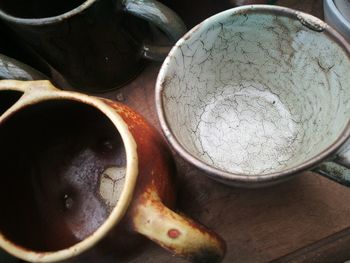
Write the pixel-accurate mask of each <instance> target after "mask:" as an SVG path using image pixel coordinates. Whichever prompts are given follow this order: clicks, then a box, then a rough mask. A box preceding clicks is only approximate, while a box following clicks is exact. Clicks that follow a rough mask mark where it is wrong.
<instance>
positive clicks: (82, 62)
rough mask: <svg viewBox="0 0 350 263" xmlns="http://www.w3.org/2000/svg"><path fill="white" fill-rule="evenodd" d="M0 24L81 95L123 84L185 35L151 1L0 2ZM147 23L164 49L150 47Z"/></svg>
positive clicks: (180, 26)
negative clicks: (162, 37)
mask: <svg viewBox="0 0 350 263" xmlns="http://www.w3.org/2000/svg"><path fill="white" fill-rule="evenodd" d="M0 19H2V20H3V21H4V22H5V23H6V24H7V25H8V26H9V27H10V28H11V29H12V30H13V31H14V32H15V33H16V35H17V36H18V39H19V41H23V43H25V44H26V46H27V48H28V50H30V52H31V53H32V54H35V55H36V56H38V57H39V59H40V60H43V61H45V63H46V65H47V67H48V68H49V69H50V70H51V71H55V72H58V73H59V74H60V75H62V77H63V79H64V80H65V81H66V82H67V83H69V84H70V85H71V86H73V87H75V88H78V89H81V90H87V91H104V90H108V89H111V88H115V87H118V86H121V85H123V84H125V83H126V82H128V81H129V80H130V79H132V78H133V77H135V76H136V75H137V74H138V73H139V72H140V71H141V70H142V69H143V67H144V65H145V61H146V60H145V58H147V59H152V60H162V59H163V58H164V57H165V56H166V55H167V53H168V51H169V50H170V46H172V44H173V43H174V42H175V41H176V40H177V39H178V38H180V37H181V36H182V35H183V34H184V33H185V30H186V29H185V26H184V24H183V22H182V21H181V19H180V18H179V17H178V16H177V15H176V14H175V13H174V12H173V11H172V10H170V9H169V8H168V7H166V6H165V5H163V4H161V3H159V2H157V1H156V0H51V1H46V0H0ZM149 24H153V25H154V26H156V27H157V28H159V29H160V30H161V31H162V32H163V33H164V34H165V36H166V37H167V38H168V39H169V41H166V44H165V45H163V46H159V43H158V45H155V44H153V42H154V39H153V37H152V36H153V35H154V34H153V31H154V30H153V31H152V27H150V26H149Z"/></svg>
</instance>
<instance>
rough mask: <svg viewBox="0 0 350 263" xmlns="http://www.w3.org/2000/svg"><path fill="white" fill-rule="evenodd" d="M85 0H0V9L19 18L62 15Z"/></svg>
mask: <svg viewBox="0 0 350 263" xmlns="http://www.w3.org/2000/svg"><path fill="white" fill-rule="evenodd" d="M84 2H85V0H0V9H1V10H2V11H4V12H5V13H7V14H9V15H11V16H15V17H20V18H45V17H53V16H58V15H62V14H64V13H67V12H69V11H70V10H72V9H74V8H76V7H78V6H80V5H81V4H82V3H84Z"/></svg>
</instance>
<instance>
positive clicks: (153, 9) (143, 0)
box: [123, 0, 186, 61]
mask: <svg viewBox="0 0 350 263" xmlns="http://www.w3.org/2000/svg"><path fill="white" fill-rule="evenodd" d="M123 9H124V11H125V12H127V13H130V14H132V15H134V16H136V17H139V18H141V19H144V20H146V21H148V22H150V23H152V24H154V25H155V26H157V27H158V28H159V29H161V30H162V31H163V32H164V33H165V34H166V36H167V37H168V38H169V39H170V40H171V41H172V42H173V43H175V42H176V41H177V40H178V39H179V38H181V37H182V36H183V35H184V34H185V33H186V26H185V24H184V23H183V22H182V20H181V18H180V17H179V16H178V15H177V14H176V13H175V12H174V11H172V10H171V9H170V8H168V7H167V6H165V5H163V4H162V3H160V2H158V1H156V0H124V2H123ZM171 48H172V46H153V45H148V44H143V47H142V56H143V57H144V58H147V59H151V60H154V61H163V60H164V58H165V57H166V56H167V55H168V53H169V51H170V49H171Z"/></svg>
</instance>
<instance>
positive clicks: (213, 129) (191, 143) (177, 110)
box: [158, 6, 350, 175]
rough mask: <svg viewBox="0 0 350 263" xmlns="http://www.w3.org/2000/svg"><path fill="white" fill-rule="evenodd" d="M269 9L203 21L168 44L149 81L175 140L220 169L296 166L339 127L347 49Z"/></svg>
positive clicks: (348, 92)
mask: <svg viewBox="0 0 350 263" xmlns="http://www.w3.org/2000/svg"><path fill="white" fill-rule="evenodd" d="M272 9H273V8H270V9H264V7H262V8H261V9H260V10H259V8H257V7H256V6H255V7H247V8H244V9H243V8H241V9H232V10H228V11H226V12H223V13H221V14H218V15H216V16H213V17H211V18H209V19H207V20H205V21H204V22H203V23H202V24H200V25H199V26H197V27H196V28H194V29H193V30H192V31H190V33H188V34H187V35H186V36H185V37H184V38H183V39H181V40H180V41H179V42H178V43H177V45H176V47H175V48H174V49H173V50H172V52H171V53H170V55H169V57H168V58H167V60H166V61H165V63H164V64H163V67H162V70H161V73H160V76H159V79H158V85H159V87H158V89H160V90H161V92H160V97H161V98H160V100H161V103H162V105H161V107H162V109H161V110H160V111H162V114H164V119H165V123H166V124H165V125H167V126H168V127H167V129H169V130H170V131H171V133H172V135H173V136H174V138H175V140H176V143H178V144H179V147H180V148H182V149H184V150H185V151H184V152H185V153H186V154H189V155H191V156H193V157H195V158H196V159H197V160H200V161H201V162H203V163H204V164H206V165H208V166H210V167H214V168H216V169H218V170H220V171H224V172H228V173H231V174H243V175H265V174H271V173H277V172H281V171H283V170H286V169H291V168H295V167H297V166H299V165H301V164H303V163H304V162H305V161H308V160H310V159H312V158H314V157H316V156H317V155H318V154H319V153H320V152H322V151H323V150H325V149H327V148H328V147H330V146H331V145H332V144H333V143H334V142H335V140H336V139H337V138H338V137H339V136H340V135H341V133H342V132H343V131H344V129H345V128H346V127H347V125H348V121H349V116H350V103H349V102H350V74H349V72H350V61H349V55H348V53H347V51H346V50H345V48H344V47H343V46H342V45H340V44H338V43H337V42H336V41H335V38H334V36H332V35H331V34H329V31H327V30H326V31H324V32H318V31H314V30H312V29H310V28H309V27H307V26H305V25H304V24H303V23H302V21H300V20H299V19H298V18H297V15H296V14H295V13H293V12H291V11H290V10H289V11H288V12H286V10H287V9H282V10H283V11H276V10H274V11H271V10H272ZM237 10H239V11H237ZM327 32H328V33H327Z"/></svg>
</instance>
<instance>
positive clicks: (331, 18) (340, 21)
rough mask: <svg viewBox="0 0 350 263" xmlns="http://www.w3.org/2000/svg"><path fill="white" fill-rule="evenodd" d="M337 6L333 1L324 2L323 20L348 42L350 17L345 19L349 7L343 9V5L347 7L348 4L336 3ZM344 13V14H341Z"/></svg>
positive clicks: (343, 2) (349, 39) (325, 0)
mask: <svg viewBox="0 0 350 263" xmlns="http://www.w3.org/2000/svg"><path fill="white" fill-rule="evenodd" d="M337 4H338V5H337V6H336V4H335V1H334V0H324V1H323V8H324V18H325V21H326V22H327V23H328V24H329V25H330V26H332V27H334V28H335V29H336V30H338V31H339V32H340V33H341V34H342V35H343V36H344V37H345V38H346V39H347V40H348V41H350V22H349V18H350V17H345V16H344V15H345V14H348V12H349V11H350V7H348V8H347V9H344V5H345V4H347V5H349V2H348V1H347V3H346V1H345V0H344V1H337ZM340 8H341V9H340ZM342 12H344V14H343V13H342Z"/></svg>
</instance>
